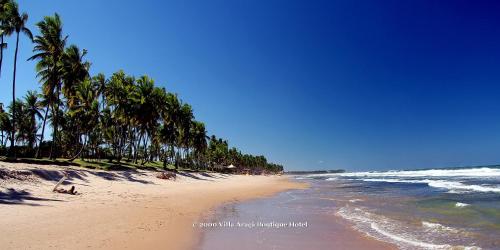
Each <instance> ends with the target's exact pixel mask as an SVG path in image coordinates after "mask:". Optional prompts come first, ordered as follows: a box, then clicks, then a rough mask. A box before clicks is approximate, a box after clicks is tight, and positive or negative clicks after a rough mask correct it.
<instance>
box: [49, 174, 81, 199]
mask: <svg viewBox="0 0 500 250" xmlns="http://www.w3.org/2000/svg"><path fill="white" fill-rule="evenodd" d="M66 179H68V173H66V172H63V177H62V178H61V179H60V180H59V181H58V182H57V184H56V185H55V186H54V189H52V192H55V193H62V194H72V195H75V194H77V193H78V192H76V191H75V186H71V188H70V189H69V190H66V189H64V188H58V187H59V185H61V184H62V183H63V182H64V181H65V180H66Z"/></svg>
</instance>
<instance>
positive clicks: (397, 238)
mask: <svg viewBox="0 0 500 250" xmlns="http://www.w3.org/2000/svg"><path fill="white" fill-rule="evenodd" d="M371 228H372V229H373V230H375V231H377V232H378V233H380V234H382V235H384V236H386V237H388V238H390V239H392V240H395V241H398V242H402V243H406V244H408V245H412V246H416V247H421V248H426V249H450V248H451V246H450V245H437V244H431V243H425V242H422V241H417V240H412V239H407V238H403V237H401V236H399V235H396V234H392V233H389V232H387V231H385V230H383V229H381V228H380V227H379V226H378V225H377V223H375V222H372V223H371Z"/></svg>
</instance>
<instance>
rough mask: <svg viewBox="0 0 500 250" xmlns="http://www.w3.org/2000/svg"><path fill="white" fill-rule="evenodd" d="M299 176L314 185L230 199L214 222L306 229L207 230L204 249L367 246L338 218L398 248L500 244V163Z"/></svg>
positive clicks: (463, 247)
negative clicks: (289, 224)
mask: <svg viewBox="0 0 500 250" xmlns="http://www.w3.org/2000/svg"><path fill="white" fill-rule="evenodd" d="M292 178H293V179H295V180H297V181H303V182H308V183H310V185H311V187H310V188H309V189H305V190H291V191H288V192H284V193H281V194H279V195H276V196H274V197H270V198H266V199H260V200H255V201H250V202H243V203H234V204H227V205H226V206H223V207H221V208H220V209H218V210H217V211H216V215H215V216H214V217H213V218H212V221H213V222H220V221H228V222H233V223H234V222H258V223H261V222H264V223H272V222H274V223H287V222H293V223H299V222H301V223H307V227H306V228H304V227H287V226H285V227H283V228H275V227H260V228H259V227H257V228H234V227H233V228H217V229H211V230H206V231H205V232H203V235H204V237H203V241H202V244H201V247H200V249H231V248H232V247H238V246H240V249H245V248H241V246H245V245H247V246H251V247H250V248H248V249H256V248H255V247H258V249H365V247H363V245H362V244H361V245H355V243H353V242H351V241H356V240H353V238H352V237H351V236H349V235H351V234H352V233H350V234H349V233H346V231H345V230H343V229H341V228H339V225H344V226H346V227H348V228H349V229H352V230H353V231H355V232H356V234H360V235H363V236H365V237H366V238H369V239H374V240H378V241H381V242H386V243H389V244H391V245H393V246H396V247H397V248H399V249H500V167H499V166H485V167H473V168H449V169H426V170H404V171H401V170H397V171H385V172H353V173H337V174H314V175H301V176H292ZM270 225H274V224H270ZM228 239H229V240H228ZM230 239H235V240H234V242H232V243H231V240H230ZM245 242H246V243H247V244H242V243H245ZM255 242H257V243H258V244H259V245H258V246H256V245H255V244H256V243H255ZM221 243H223V244H224V246H227V248H224V247H223V246H222V245H220V244H221ZM366 248H372V247H366Z"/></svg>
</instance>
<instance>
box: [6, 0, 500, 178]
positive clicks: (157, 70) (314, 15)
mask: <svg viewBox="0 0 500 250" xmlns="http://www.w3.org/2000/svg"><path fill="white" fill-rule="evenodd" d="M20 7H21V9H22V10H24V11H26V12H28V14H29V15H30V20H29V27H30V28H31V29H32V30H33V32H34V33H37V32H38V31H37V30H36V28H35V25H34V24H35V23H36V22H38V21H39V20H41V19H42V17H43V16H45V15H51V14H53V13H54V12H58V13H59V14H60V15H61V17H62V19H63V22H64V32H65V33H66V34H68V35H69V42H70V43H75V44H77V45H78V46H80V47H81V48H86V49H87V50H88V51H89V54H88V59H89V60H90V61H91V62H92V73H98V72H103V73H105V74H106V75H108V76H109V75H110V74H111V73H112V72H115V71H117V70H119V69H123V70H125V71H126V72H127V73H129V74H133V75H137V76H138V75H141V74H147V75H149V76H151V77H153V78H154V79H155V80H156V83H157V84H159V85H161V86H165V87H166V88H167V89H168V90H170V91H173V92H177V93H179V95H180V97H181V98H182V99H183V100H185V101H186V102H188V103H190V104H191V105H192V106H193V108H194V111H195V115H196V118H197V119H199V120H201V121H204V122H205V123H206V125H207V129H208V131H209V133H211V134H216V135H218V136H220V137H223V138H227V139H228V140H229V142H230V144H231V145H234V146H236V147H238V148H240V149H242V150H243V151H245V152H249V153H252V154H263V155H266V156H267V157H268V159H270V160H271V161H274V162H278V163H282V164H284V165H285V167H286V168H287V169H335V168H344V169H348V170H382V169H401V168H417V167H422V168H424V167H443V166H463V165H481V164H494V163H499V162H500V15H498V13H500V3H499V2H497V1H458V0H457V1H432V0H430V1H424V0H418V1H397V0H394V1H365V0H358V1H333V0H332V1H275V0H266V1H218V0H215V1H182V0H179V1H140V2H138V1H125V0H120V1H118V0H108V1H98V0H88V1H64V0H54V1H22V2H21V3H20ZM8 42H9V43H10V44H11V45H12V44H13V42H14V40H13V39H12V38H10V39H9V40H8ZM32 48H33V45H32V44H30V43H29V42H28V40H27V39H22V40H21V47H20V54H19V58H20V61H19V64H18V88H17V95H18V96H22V95H24V94H25V93H26V91H27V90H28V89H38V88H39V85H38V84H37V81H36V79H35V71H34V63H33V62H26V61H25V59H27V58H28V57H29V56H30V55H31V54H32V52H31V51H32ZM12 61H13V46H11V47H10V48H9V50H7V51H6V53H5V59H4V65H3V70H2V78H1V79H0V86H1V90H2V91H0V101H1V102H10V98H11V97H10V91H11V75H12Z"/></svg>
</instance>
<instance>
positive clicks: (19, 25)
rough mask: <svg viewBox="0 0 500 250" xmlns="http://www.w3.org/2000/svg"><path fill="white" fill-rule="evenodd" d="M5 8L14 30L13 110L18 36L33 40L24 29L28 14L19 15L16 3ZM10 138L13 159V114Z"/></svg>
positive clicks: (29, 32) (14, 153)
mask: <svg viewBox="0 0 500 250" xmlns="http://www.w3.org/2000/svg"><path fill="white" fill-rule="evenodd" d="M6 8H7V9H8V10H7V12H8V13H9V17H10V18H9V21H8V22H9V23H10V25H11V26H12V27H13V28H14V31H15V32H16V50H15V52H14V71H13V76H12V105H13V106H14V110H15V105H16V70H17V53H18V50H19V34H20V33H21V32H22V33H23V34H25V35H26V36H27V37H28V38H29V39H30V40H31V41H32V40H33V34H32V33H31V31H30V30H29V29H28V28H27V27H26V22H27V21H28V14H26V13H22V14H20V13H19V7H18V5H17V3H15V2H10V3H7V5H6ZM12 128H13V129H12V138H11V143H10V147H11V150H12V155H13V156H14V158H15V157H16V150H15V148H14V133H15V130H16V117H15V112H14V113H13V114H12Z"/></svg>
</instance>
